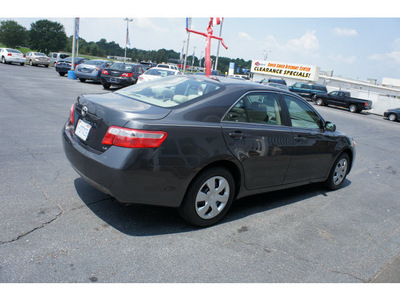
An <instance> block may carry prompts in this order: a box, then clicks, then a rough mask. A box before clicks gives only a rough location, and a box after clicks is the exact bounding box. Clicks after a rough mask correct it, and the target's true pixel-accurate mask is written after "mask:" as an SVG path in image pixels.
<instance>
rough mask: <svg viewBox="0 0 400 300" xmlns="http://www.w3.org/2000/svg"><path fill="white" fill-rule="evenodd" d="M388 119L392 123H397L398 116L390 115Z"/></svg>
mask: <svg viewBox="0 0 400 300" xmlns="http://www.w3.org/2000/svg"><path fill="white" fill-rule="evenodd" d="M388 119H389V120H390V121H396V120H397V116H396V114H390V115H389V116H388Z"/></svg>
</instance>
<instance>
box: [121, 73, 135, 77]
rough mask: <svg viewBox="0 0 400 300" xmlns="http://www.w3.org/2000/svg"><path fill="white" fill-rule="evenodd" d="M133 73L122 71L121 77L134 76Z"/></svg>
mask: <svg viewBox="0 0 400 300" xmlns="http://www.w3.org/2000/svg"><path fill="white" fill-rule="evenodd" d="M132 76H133V73H122V75H121V77H132Z"/></svg>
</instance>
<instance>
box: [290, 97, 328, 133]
mask: <svg viewBox="0 0 400 300" xmlns="http://www.w3.org/2000/svg"><path fill="white" fill-rule="evenodd" d="M284 99H285V102H286V106H287V108H288V111H289V116H290V121H291V122H292V126H293V127H303V128H311V129H320V124H321V119H320V118H319V117H318V115H317V114H316V113H315V112H314V111H313V109H312V108H310V107H309V106H308V105H307V104H305V103H303V102H302V101H301V100H300V99H297V98H295V97H292V96H288V95H284Z"/></svg>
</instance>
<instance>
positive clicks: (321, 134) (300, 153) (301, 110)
mask: <svg viewBox="0 0 400 300" xmlns="http://www.w3.org/2000/svg"><path fill="white" fill-rule="evenodd" d="M282 97H283V104H282V106H283V109H284V110H285V111H286V112H287V115H288V117H289V121H290V125H291V126H290V129H291V132H292V134H293V139H292V149H291V152H290V154H291V157H292V159H291V162H290V166H289V169H288V171H287V174H286V178H285V182H286V183H295V182H301V181H308V180H313V179H318V178H324V177H325V176H326V175H327V174H328V172H329V169H330V166H331V163H332V160H333V153H335V147H336V140H335V136H334V134H333V133H332V132H328V131H325V130H324V129H323V123H324V121H323V119H322V117H320V116H319V114H318V113H317V112H316V111H315V110H314V108H313V107H312V106H311V105H310V104H308V103H306V101H303V100H302V99H299V98H297V97H295V96H292V95H288V94H282Z"/></svg>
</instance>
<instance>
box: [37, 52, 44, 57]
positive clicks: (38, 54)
mask: <svg viewBox="0 0 400 300" xmlns="http://www.w3.org/2000/svg"><path fill="white" fill-rule="evenodd" d="M34 54H35V55H36V56H46V54H43V53H39V52H35V53H34Z"/></svg>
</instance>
